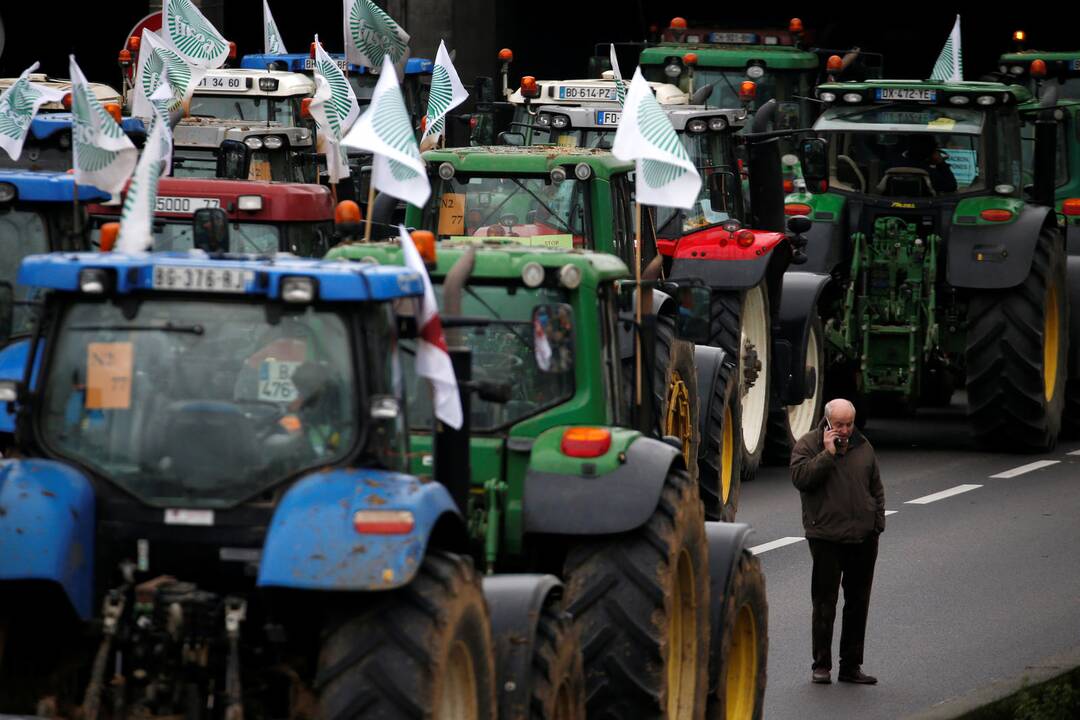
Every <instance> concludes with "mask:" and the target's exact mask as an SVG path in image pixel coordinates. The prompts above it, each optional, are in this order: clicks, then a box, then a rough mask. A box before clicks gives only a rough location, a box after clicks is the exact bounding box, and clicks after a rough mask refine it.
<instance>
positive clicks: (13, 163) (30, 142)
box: [0, 103, 146, 172]
mask: <svg viewBox="0 0 1080 720" xmlns="http://www.w3.org/2000/svg"><path fill="white" fill-rule="evenodd" d="M105 109H106V110H107V111H109V112H110V113H112V115H113V117H114V119H115V120H116V121H117V122H118V123H120V127H121V128H122V129H123V130H124V134H126V135H127V136H128V137H129V138H131V140H132V142H134V143H135V145H136V146H140V145H142V143H143V142H144V141H145V139H146V125H145V124H144V123H143V121H142V120H141V119H139V118H134V117H121V116H120V105H119V104H117V103H109V104H106V105H105ZM71 123H72V120H71V113H70V112H66V111H52V112H47V113H41V112H39V113H38V114H37V115H35V116H34V118H33V120H31V121H30V132H29V133H28V134H27V136H26V141H25V142H24V143H23V149H22V154H21V155H20V156H19V159H18V160H12V159H11V156H10V155H8V154H7V153H6V152H5V153H0V169H21V170H31V171H34V172H38V171H51V172H67V171H68V170H70V169H71V168H72V166H73V165H74V162H75V160H74V157H73V156H72V150H71Z"/></svg>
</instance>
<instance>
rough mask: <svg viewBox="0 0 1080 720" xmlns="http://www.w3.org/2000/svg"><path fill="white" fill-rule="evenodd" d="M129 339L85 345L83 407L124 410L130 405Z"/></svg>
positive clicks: (130, 354)
mask: <svg viewBox="0 0 1080 720" xmlns="http://www.w3.org/2000/svg"><path fill="white" fill-rule="evenodd" d="M133 355H134V353H133V351H132V345H131V343H129V342H116V343H90V344H89V345H87V346H86V408H87V409H88V410H127V409H128V408H130V407H131V372H132V359H133Z"/></svg>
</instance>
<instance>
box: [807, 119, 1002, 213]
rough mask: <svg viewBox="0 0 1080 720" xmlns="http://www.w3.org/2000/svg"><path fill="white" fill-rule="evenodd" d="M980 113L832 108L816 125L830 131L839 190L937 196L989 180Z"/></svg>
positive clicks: (833, 173) (976, 187)
mask: <svg viewBox="0 0 1080 720" xmlns="http://www.w3.org/2000/svg"><path fill="white" fill-rule="evenodd" d="M984 119H985V118H984V115H983V113H982V112H981V111H979V110H968V109H964V108H946V107H928V106H918V105H911V106H908V105H883V106H876V107H864V108H850V107H846V108H841V107H834V108H830V109H829V110H826V111H825V114H824V115H823V116H822V117H821V119H820V120H819V121H818V122H817V123H816V124H815V126H814V127H815V129H816V130H818V131H819V132H824V133H826V134H827V135H828V136H829V164H830V176H831V179H830V182H831V184H832V185H833V186H835V187H836V188H837V189H840V190H850V191H853V192H859V193H866V194H870V195H883V196H886V197H935V196H939V195H951V194H957V193H967V192H972V191H977V190H981V189H983V188H984V187H985V186H986V177H987V167H986V151H985V141H984V133H983V122H984Z"/></svg>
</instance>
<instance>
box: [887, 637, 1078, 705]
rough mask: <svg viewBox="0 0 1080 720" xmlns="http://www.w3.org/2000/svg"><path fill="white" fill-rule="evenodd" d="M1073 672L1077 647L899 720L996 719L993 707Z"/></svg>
mask: <svg viewBox="0 0 1080 720" xmlns="http://www.w3.org/2000/svg"><path fill="white" fill-rule="evenodd" d="M1077 670H1080V647H1075V648H1073V649H1071V650H1067V651H1065V652H1063V653H1061V654H1059V655H1054V656H1053V657H1049V658H1046V659H1045V660H1042V661H1041V662H1039V663H1036V664H1034V665H1028V666H1027V667H1025V668H1024V671H1023V672H1021V673H1019V674H1017V675H1014V676H1013V677H1010V678H1004V679H1002V680H996V681H995V682H993V683H991V684H989V685H986V686H985V687H981V688H977V689H975V690H972V691H971V692H969V693H967V694H965V695H960V696H959V697H955V698H951V699H949V700H945V701H943V702H941V703H938V704H937V705H934V706H933V707H931V708H928V709H926V710H923V711H921V712H918V713H915V714H914V715H908V716H906V717H905V718H904V719H903V720H957V719H958V718H965V719H967V720H977V719H978V718H982V717H984V716H985V717H997V714H996V713H995V710H1000V709H1001V708H994V707H993V706H996V705H998V704H1003V703H1005V702H1006V701H1008V700H1009V699H1010V698H1012V697H1013V696H1014V695H1016V694H1017V693H1019V692H1020V691H1021V690H1026V689H1029V688H1033V687H1036V686H1038V685H1042V684H1044V683H1047V682H1049V681H1051V680H1055V679H1057V678H1060V677H1063V676H1065V675H1068V674H1070V673H1072V672H1075V671H1077Z"/></svg>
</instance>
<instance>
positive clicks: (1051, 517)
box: [738, 406, 1080, 720]
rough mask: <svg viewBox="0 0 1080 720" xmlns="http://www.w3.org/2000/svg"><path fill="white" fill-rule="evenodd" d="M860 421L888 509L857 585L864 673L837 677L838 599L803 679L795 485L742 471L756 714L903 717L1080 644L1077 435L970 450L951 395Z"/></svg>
mask: <svg viewBox="0 0 1080 720" xmlns="http://www.w3.org/2000/svg"><path fill="white" fill-rule="evenodd" d="M865 432H866V434H867V437H868V438H870V441H871V442H872V443H873V444H874V447H875V448H876V449H877V453H878V461H879V463H880V465H881V470H882V479H883V481H884V483H885V498H886V508H887V511H895V512H894V513H892V514H890V515H889V516H888V518H887V521H886V522H887V526H886V530H885V533H884V534H883V535H882V536H881V544H880V548H879V555H878V561H877V570H876V574H875V578H874V588H873V593H872V595H871V599H870V619H869V623H868V627H867V637H866V650H865V664H864V665H863V670H864V672H867V673H869V674H872V675H876V676H877V677H878V679H879V684H878V685H876V686H861V685H850V684H846V683H837V682H836V668H837V666H838V664H839V663H838V659H837V657H836V653H837V652H838V647H839V639H840V608H838V612H837V623H836V628H835V630H834V633H833V684H831V685H813V684H811V683H810V662H811V655H810V565H811V564H810V551H809V548H808V547H807V543H806V541H805V540H804V539H802V535H803V531H802V523H801V519H800V510H799V494H798V491H797V490H795V488H794V487H793V486H792V485H791V480H790V476H789V475H788V472H787V469H786V468H775V467H770V468H763V469H762V470H761V471H760V472H759V473H758V477H757V479H756V480H755V481H753V482H751V483H748V484H745V485H743V488H742V496H741V499H740V504H739V514H738V520H739V521H740V522H748V523H750V524H751V525H753V527H754V531H755V534H754V536H753V540H752V542H753V544H754V545H755V547H756V548H757V550H756V552H757V553H758V555H759V557H760V558H761V561H762V565H763V568H764V570H765V577H766V584H767V591H768V600H769V667H768V675H769V680H768V690H767V692H766V696H765V717H766V718H769V719H770V720H784V719H786V718H798V719H799V720H803V719H806V718H837V719H842V718H859V719H860V720H870V719H871V718H898V717H903V716H905V715H908V714H911V713H914V712H918V711H921V710H925V709H928V708H930V707H932V706H933V705H936V704H938V703H941V702H943V701H945V700H948V699H951V698H954V697H957V696H959V695H963V694H966V693H968V692H970V691H972V690H975V689H977V688H981V687H984V686H986V685H988V684H990V683H991V682H993V681H995V680H999V679H1002V678H1006V677H1012V676H1015V675H1017V674H1019V673H1022V672H1023V671H1024V669H1025V667H1027V666H1031V665H1036V664H1038V663H1039V661H1040V660H1043V659H1045V658H1047V657H1049V656H1052V655H1055V654H1058V653H1061V652H1063V651H1065V650H1069V649H1072V648H1075V647H1078V646H1080V443H1077V442H1072V443H1060V444H1059V445H1058V447H1057V448H1056V449H1055V450H1054V451H1053V452H1052V453H1048V454H1045V455H1036V456H1029V455H1023V456H1017V455H1007V454H996V453H986V452H980V451H979V450H978V449H977V448H976V447H975V445H974V444H973V442H972V441H971V439H970V438H969V436H968V430H967V426H966V425H965V422H964V417H963V411H962V409H961V408H960V407H957V406H954V407H953V408H950V409H948V410H943V411H937V412H933V413H923V414H920V415H918V416H917V417H916V418H913V419H904V420H891V419H890V420H882V421H874V420H871V422H870V423H869V425H868V427H867V428H866V430H865ZM1069 453H1076V454H1074V455H1070V454H1069ZM994 475H1000V476H999V477H993V476H994ZM964 486H973V487H967V488H965V487H964ZM946 491H953V492H954V494H950V493H948V492H946ZM939 493H941V494H942V495H943V496H939V495H938V494H939ZM938 498H940V499H938ZM913 500H920V503H917V504H916V503H912V502H911V501H913ZM785 538H787V539H788V540H786V541H785V540H784V539H785ZM784 542H788V543H790V544H783V543H784ZM842 602H843V601H842V600H841V603H842Z"/></svg>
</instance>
